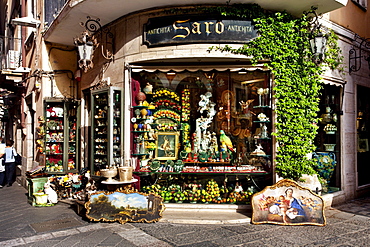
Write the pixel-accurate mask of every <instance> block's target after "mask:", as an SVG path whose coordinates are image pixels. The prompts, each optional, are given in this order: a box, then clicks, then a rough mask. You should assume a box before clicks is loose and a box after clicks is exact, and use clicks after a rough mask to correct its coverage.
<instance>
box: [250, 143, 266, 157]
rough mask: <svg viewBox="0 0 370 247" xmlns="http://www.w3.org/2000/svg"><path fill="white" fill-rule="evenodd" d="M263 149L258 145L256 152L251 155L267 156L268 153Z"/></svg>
mask: <svg viewBox="0 0 370 247" xmlns="http://www.w3.org/2000/svg"><path fill="white" fill-rule="evenodd" d="M262 149H263V147H262V145H261V144H258V145H257V148H256V150H254V151H253V152H252V153H251V154H253V155H265V154H266V153H265V152H264V151H263V150H262Z"/></svg>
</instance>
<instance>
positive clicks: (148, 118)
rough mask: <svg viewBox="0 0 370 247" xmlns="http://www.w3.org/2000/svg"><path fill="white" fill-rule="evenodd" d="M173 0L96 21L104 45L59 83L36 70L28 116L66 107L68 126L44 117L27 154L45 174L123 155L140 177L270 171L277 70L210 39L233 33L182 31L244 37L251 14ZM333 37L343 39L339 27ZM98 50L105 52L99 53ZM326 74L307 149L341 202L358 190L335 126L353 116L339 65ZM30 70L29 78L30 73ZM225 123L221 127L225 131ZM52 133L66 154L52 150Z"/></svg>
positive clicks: (230, 184)
mask: <svg viewBox="0 0 370 247" xmlns="http://www.w3.org/2000/svg"><path fill="white" fill-rule="evenodd" d="M186 8H188V7H184V9H186ZM169 10H171V8H167V9H154V10H145V11H138V12H134V13H128V14H127V15H124V16H122V17H119V18H117V19H115V20H112V22H110V23H109V24H107V25H106V26H104V27H106V28H108V29H109V32H110V33H112V34H114V38H113V40H107V39H106V38H104V37H101V36H100V34H99V35H96V36H97V38H98V42H99V43H100V46H101V47H99V48H98V49H97V50H96V52H95V53H94V59H93V62H94V67H93V68H90V69H88V70H86V71H83V70H82V71H81V76H79V77H78V76H76V74H75V81H73V82H68V85H67V83H65V85H63V82H67V81H68V79H65V78H64V79H63V78H61V79H60V80H59V81H54V82H55V83H54V84H51V82H52V81H51V79H50V78H49V77H47V76H44V77H42V78H41V88H42V89H41V92H40V91H39V92H36V94H37V99H36V102H37V106H36V107H38V109H37V111H36V112H37V114H36V115H35V116H36V119H38V117H39V116H43V117H45V119H46V121H48V120H49V122H50V121H51V120H55V119H57V118H62V117H63V120H60V121H63V125H64V126H69V129H68V130H66V129H61V127H60V126H59V129H57V128H58V127H57V126H55V127H53V126H51V128H55V130H54V129H53V130H51V129H49V130H48V131H49V136H47V133H45V135H44V137H42V138H44V139H43V140H44V141H45V143H44V144H43V145H44V146H43V147H44V150H43V152H42V153H41V154H38V155H37V156H35V159H34V160H35V161H36V162H38V163H39V164H40V165H44V166H46V167H47V170H48V174H49V175H56V176H57V175H63V174H66V173H76V172H78V171H79V170H81V169H82V168H85V169H88V170H89V171H90V173H91V174H92V176H94V177H95V178H97V179H101V177H100V175H101V174H100V173H99V170H100V169H104V168H107V167H108V168H109V166H114V165H115V166H120V165H131V166H133V167H134V169H135V172H134V174H135V176H137V177H139V178H140V187H141V188H144V187H146V186H147V185H150V186H151V185H153V184H161V186H162V187H166V188H169V187H170V186H171V185H176V186H177V185H184V184H187V185H189V184H193V185H198V186H199V184H202V186H203V187H206V186H207V185H211V184H212V183H213V181H216V182H217V184H218V186H219V190H221V189H222V187H224V188H225V189H229V188H231V189H232V190H235V188H236V187H237V189H236V190H238V189H239V190H240V188H243V190H244V191H250V192H252V193H253V192H254V191H256V190H259V189H262V188H263V187H264V186H266V185H272V184H273V183H274V182H275V181H276V179H277V178H276V173H275V171H274V167H275V165H276V164H275V158H276V148H277V147H276V141H275V138H274V136H273V135H271V133H272V132H274V131H275V127H274V123H275V120H276V116H275V111H274V110H275V103H276V102H275V101H274V100H275V99H274V95H273V94H274V92H273V87H274V75H273V73H272V72H271V71H270V70H269V69H268V68H267V67H265V66H264V63H266V62H268V61H261V63H259V64H257V65H252V64H251V58H249V57H246V56H244V55H237V54H232V53H226V52H220V51H215V50H212V51H209V48H210V47H211V46H215V45H219V44H221V45H223V44H231V45H233V46H234V47H238V46H242V44H243V42H239V41H240V40H239V41H238V38H240V37H238V36H235V37H234V36H231V37H233V39H232V40H222V39H221V38H220V36H218V37H219V40H217V38H215V39H214V40H212V41H209V40H208V41H207V40H206V39H205V38H204V37H200V38H199V37H198V38H197V39H193V40H190V37H189V36H192V35H193V36H195V34H196V33H197V32H198V31H199V32H204V33H208V34H207V35H206V36H208V37H212V34H217V35H219V34H220V33H222V32H225V30H228V31H230V32H234V33H242V34H243V35H244V36H241V37H242V39H243V40H244V42H245V40H248V39H253V37H254V36H253V35H255V33H253V30H254V29H253V24H252V23H240V22H237V21H239V20H225V21H224V20H222V21H220V20H219V19H218V18H215V17H213V16H211V17H210V16H205V17H204V16H197V18H198V19H192V18H194V16H190V17H189V18H186V20H185V19H183V18H184V16H181V15H180V16H176V15H174V14H168V13H169V12H168V11H169ZM189 20H190V22H191V23H190V22H189ZM81 21H85V19H84V17H81ZM176 21H178V22H176ZM168 23H170V24H168ZM189 27H191V28H189ZM82 30H83V28H82V29H81V31H82ZM169 30H171V32H170V31H169ZM172 31H175V32H172ZM335 31H337V32H340V31H338V30H335ZM156 35H157V36H156ZM51 36H52V35H49V34H48V33H46V35H45V39H46V40H48V39H49V40H51V41H52V39H51V38H50V37H51ZM175 36H178V37H176V38H177V39H178V40H181V42H180V41H176V38H175V39H173V38H174V37H175ZM228 36H230V35H228ZM73 38H74V37H73ZM186 38H189V40H187V39H186ZM339 42H340V43H341V44H343V45H344V46H347V45H348V40H346V39H345V38H343V39H342V38H341V39H340V40H339ZM112 43H114V46H112V45H111V44H112ZM53 47H58V44H56V43H55V44H54V43H48V44H47V45H45V48H46V49H47V50H50V49H51V50H53V52H52V53H49V54H51V56H52V57H53V59H52V62H51V70H56V69H62V67H63V66H67V65H68V67H70V68H71V71H74V69H73V68H78V64H77V62H76V61H78V59H79V58H78V57H77V56H76V54H73V53H72V52H69V51H63V49H65V48H63V49H55V48H53ZM70 48H73V47H70ZM101 49H102V51H103V53H101V52H100V50H101ZM65 50H66V49H65ZM71 50H72V49H71ZM106 50H108V51H109V52H112V54H113V57H109V56H106V55H105V51H106ZM57 53H58V54H59V55H61V56H57ZM45 58H46V61H48V60H50V57H47V56H46V57H45ZM107 58H108V59H107ZM61 64H63V66H61ZM58 66H59V67H58ZM46 67H47V66H45V68H46ZM63 69H64V68H63ZM323 80H324V86H323V91H322V92H323V93H322V95H321V98H320V106H319V107H320V112H319V113H318V114H319V116H320V117H321V119H322V120H321V121H320V122H318V123H317V124H318V127H319V129H318V135H317V138H316V139H315V145H316V146H317V147H318V149H317V152H316V153H314V154H313V156H314V157H315V158H317V159H318V160H320V161H321V164H322V165H324V166H332V168H331V169H333V170H331V173H332V174H329V175H325V176H330V177H329V179H328V185H329V186H328V187H330V189H329V191H328V192H330V193H329V195H330V197H331V199H332V203H337V202H341V201H344V200H347V199H349V198H353V197H355V196H356V192H355V191H356V189H355V187H356V186H355V185H353V182H352V181H351V179H350V178H349V177H348V176H347V175H348V174H352V175H353V174H355V171H354V169H353V167H352V166H351V165H349V164H350V163H351V161H350V158H349V157H352V154H351V155H348V154H349V153H354V150H352V149H351V147H349V146H351V145H347V144H346V145H344V143H355V141H354V140H353V138H350V139H349V137H348V136H347V135H346V134H345V131H343V130H344V129H347V128H349V127H348V122H351V121H352V120H351V119H352V116H351V113H350V112H349V111H348V110H346V102H347V103H348V102H349V101H348V100H347V99H348V90H349V87H348V84H347V83H346V81H347V78H343V77H341V76H340V75H338V74H336V73H329V74H325V75H324V79H323ZM30 81H31V82H35V85H36V80H34V78H30ZM66 85H67V86H66ZM53 90H54V91H53ZM31 91H32V90H30V92H31ZM64 91H68V93H64ZM52 94H54V95H52ZM66 95H67V97H65V96H66ZM71 95H73V97H70V96H71ZM346 100H347V101H346ZM39 103H40V104H39ZM361 105H362V103H361ZM39 106H40V107H39ZM49 107H53V108H63V109H64V111H63V113H61V114H62V115H60V116H58V113H56V112H55V110H57V111H58V109H53V110H50V111H49V110H48V109H49ZM53 111H54V112H53ZM72 112H75V114H76V115H75V116H76V117H75V119H74V115H73V114H74V113H72ZM48 114H50V115H48ZM51 114H55V115H53V116H52V115H51ZM71 114H72V115H71ZM52 118H55V119H52ZM58 121H59V120H58ZM38 124H39V123H36V125H38ZM359 125H361V123H359ZM74 128H75V129H74ZM74 130H75V132H74ZM221 130H222V131H223V132H224V133H225V134H226V136H227V138H224V137H222V138H221V134H222V133H221ZM364 133H365V132H364ZM61 135H63V138H62V137H60V136H61ZM58 138H59V139H58ZM221 139H222V140H221ZM362 139H366V138H362ZM65 140H68V144H66V142H65ZM229 140H230V141H229ZM58 141H59V142H63V144H62V145H63V147H62V150H68V154H67V153H65V152H63V154H61V153H59V151H58V150H59V149H60V148H59V146H58ZM74 142H75V143H74ZM229 142H231V144H230V143H229ZM47 143H49V144H50V145H49V144H47ZM363 143H366V142H365V141H364V142H363ZM228 144H229V145H228ZM364 146H365V149H366V145H365V144H364ZM46 149H48V150H46ZM50 150H52V151H50ZM55 150H57V151H55ZM365 159H366V158H365ZM60 161H61V162H60ZM47 162H48V163H47ZM58 163H59V165H56V164H58ZM30 168H31V166H30V167H29V168H27V169H28V170H30ZM180 171H181V172H180ZM346 174H347V175H346ZM365 183H366V182H365ZM239 186H240V187H239ZM173 187H175V186H173ZM146 189H147V188H146ZM216 194H218V193H216ZM217 197H220V196H217ZM169 199H171V198H169ZM213 199H214V198H213ZM216 199H217V200H218V198H216ZM221 199H223V198H222V197H221ZM226 199H227V198H226ZM172 201H174V199H173V198H172ZM187 201H189V199H187ZM229 201H230V200H229Z"/></svg>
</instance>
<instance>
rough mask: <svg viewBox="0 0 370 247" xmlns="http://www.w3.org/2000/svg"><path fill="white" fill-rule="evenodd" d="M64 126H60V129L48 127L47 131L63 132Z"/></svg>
mask: <svg viewBox="0 0 370 247" xmlns="http://www.w3.org/2000/svg"><path fill="white" fill-rule="evenodd" d="M63 130H64V129H63V128H58V129H51V128H46V132H63Z"/></svg>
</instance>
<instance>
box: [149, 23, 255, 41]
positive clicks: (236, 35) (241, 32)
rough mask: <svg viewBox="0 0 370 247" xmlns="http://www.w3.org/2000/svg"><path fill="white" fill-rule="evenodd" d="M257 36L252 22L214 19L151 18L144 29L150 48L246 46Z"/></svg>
mask: <svg viewBox="0 0 370 247" xmlns="http://www.w3.org/2000/svg"><path fill="white" fill-rule="evenodd" d="M256 37H257V30H256V29H255V27H254V25H252V22H251V21H247V20H225V19H221V18H213V17H204V18H202V17H199V16H181V17H180V16H177V17H159V18H151V19H149V21H148V23H147V24H145V26H144V35H143V38H144V44H146V45H147V46H160V45H177V44H186V43H246V42H248V41H250V40H252V39H254V38H256Z"/></svg>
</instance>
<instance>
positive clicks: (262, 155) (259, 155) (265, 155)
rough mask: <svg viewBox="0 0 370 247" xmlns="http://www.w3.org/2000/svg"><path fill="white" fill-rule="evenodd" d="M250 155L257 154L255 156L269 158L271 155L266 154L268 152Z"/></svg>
mask: <svg viewBox="0 0 370 247" xmlns="http://www.w3.org/2000/svg"><path fill="white" fill-rule="evenodd" d="M250 155H251V156H257V157H266V158H269V157H271V155H268V154H250Z"/></svg>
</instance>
